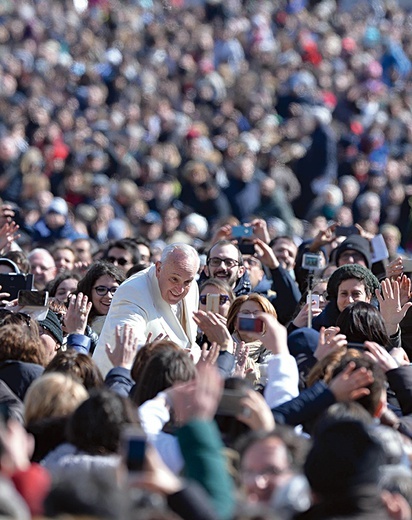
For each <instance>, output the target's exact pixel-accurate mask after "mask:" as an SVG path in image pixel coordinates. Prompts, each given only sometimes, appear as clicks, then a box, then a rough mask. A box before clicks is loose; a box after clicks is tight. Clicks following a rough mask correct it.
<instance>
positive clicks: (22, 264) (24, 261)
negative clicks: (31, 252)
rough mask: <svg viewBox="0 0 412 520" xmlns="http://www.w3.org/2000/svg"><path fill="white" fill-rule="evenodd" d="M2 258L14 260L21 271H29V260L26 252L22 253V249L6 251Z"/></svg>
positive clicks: (25, 272) (24, 272) (27, 272)
mask: <svg viewBox="0 0 412 520" xmlns="http://www.w3.org/2000/svg"><path fill="white" fill-rule="evenodd" d="M3 258H8V259H9V260H11V261H12V262H14V263H15V264H16V265H17V267H18V268H19V269H20V272H21V273H23V274H29V273H30V262H29V259H28V258H27V255H26V253H24V252H23V251H7V253H5V254H4V255H3Z"/></svg>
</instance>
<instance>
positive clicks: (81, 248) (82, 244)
mask: <svg viewBox="0 0 412 520" xmlns="http://www.w3.org/2000/svg"><path fill="white" fill-rule="evenodd" d="M72 247H73V249H74V250H75V252H76V259H77V260H78V261H79V262H84V263H85V264H91V263H92V253H91V245H90V242H89V241H88V240H86V239H79V240H75V241H74V242H73V244H72Z"/></svg>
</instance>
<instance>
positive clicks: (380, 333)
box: [336, 302, 391, 348]
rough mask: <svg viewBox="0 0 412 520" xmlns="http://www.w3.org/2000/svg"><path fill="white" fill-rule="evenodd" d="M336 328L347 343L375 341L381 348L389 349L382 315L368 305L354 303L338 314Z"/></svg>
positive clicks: (388, 339) (388, 338)
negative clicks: (343, 335)
mask: <svg viewBox="0 0 412 520" xmlns="http://www.w3.org/2000/svg"><path fill="white" fill-rule="evenodd" d="M336 326H337V327H339V328H340V332H341V334H345V336H346V338H347V340H348V341H349V342H355V343H363V342H364V341H375V342H376V343H378V344H379V345H381V346H382V347H385V348H391V340H390V337H389V336H388V333H387V332H386V327H385V322H384V321H383V318H382V314H381V313H380V312H379V311H378V309H376V307H374V306H373V305H371V304H370V303H366V302H354V303H351V304H350V305H348V306H347V307H346V308H345V309H344V310H343V311H342V312H341V313H340V315H339V317H338V319H337V321H336Z"/></svg>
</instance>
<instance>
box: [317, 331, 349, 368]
mask: <svg viewBox="0 0 412 520" xmlns="http://www.w3.org/2000/svg"><path fill="white" fill-rule="evenodd" d="M339 332H340V328H339V327H329V328H328V329H325V327H321V329H320V331H319V340H318V344H317V347H316V350H315V352H314V354H313V355H314V357H315V358H316V359H317V360H318V361H320V360H321V359H323V358H324V357H325V356H327V355H328V354H330V353H331V352H336V351H337V350H340V349H341V348H344V347H346V346H347V344H348V341H347V339H346V336H345V335H344V334H339Z"/></svg>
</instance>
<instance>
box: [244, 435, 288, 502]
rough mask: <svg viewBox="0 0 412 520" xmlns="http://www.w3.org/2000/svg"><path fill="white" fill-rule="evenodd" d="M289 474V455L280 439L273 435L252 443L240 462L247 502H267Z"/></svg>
mask: <svg viewBox="0 0 412 520" xmlns="http://www.w3.org/2000/svg"><path fill="white" fill-rule="evenodd" d="M290 476H291V469H290V466H289V457H288V452H287V448H286V446H285V444H284V443H283V441H282V440H280V439H278V438H276V437H273V438H268V439H265V440H262V441H257V442H255V443H253V444H252V445H251V446H250V447H249V448H248V449H247V450H246V451H245V453H244V455H243V459H242V462H241V479H242V483H243V486H244V488H245V491H246V495H247V500H248V502H254V503H256V502H266V503H267V502H269V501H270V499H271V497H272V496H273V494H274V493H275V491H276V490H277V489H278V488H279V487H280V486H282V485H284V484H285V483H286V482H287V480H288V479H289V478H290Z"/></svg>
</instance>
